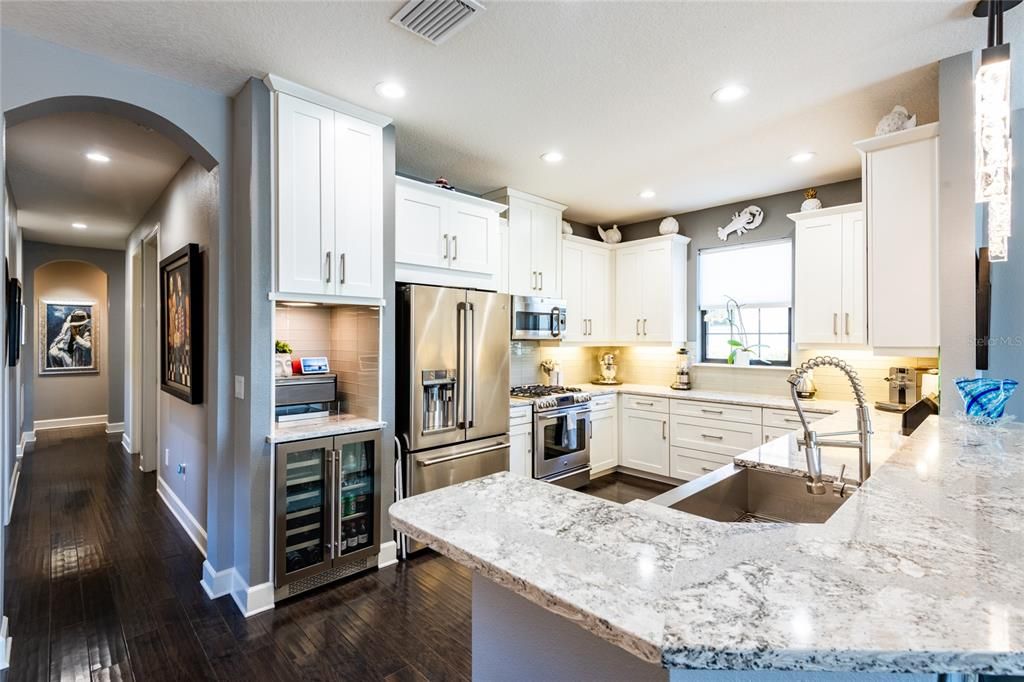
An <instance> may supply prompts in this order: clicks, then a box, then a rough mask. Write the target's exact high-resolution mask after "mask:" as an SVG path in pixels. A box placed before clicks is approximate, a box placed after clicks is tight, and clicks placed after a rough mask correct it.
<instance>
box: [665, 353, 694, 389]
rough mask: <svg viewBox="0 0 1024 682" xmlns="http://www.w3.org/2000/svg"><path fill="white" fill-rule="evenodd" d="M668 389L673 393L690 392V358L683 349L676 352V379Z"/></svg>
mask: <svg viewBox="0 0 1024 682" xmlns="http://www.w3.org/2000/svg"><path fill="white" fill-rule="evenodd" d="M669 388H671V389H673V390H675V391H689V390H690V356H689V355H688V354H687V353H686V349H685V348H680V349H679V350H678V351H676V378H675V381H673V382H672V385H671V386H669Z"/></svg>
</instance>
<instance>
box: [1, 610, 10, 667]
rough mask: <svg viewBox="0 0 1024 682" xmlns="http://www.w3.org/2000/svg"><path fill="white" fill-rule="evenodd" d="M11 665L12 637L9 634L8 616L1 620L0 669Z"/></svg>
mask: <svg viewBox="0 0 1024 682" xmlns="http://www.w3.org/2000/svg"><path fill="white" fill-rule="evenodd" d="M9 667H11V638H10V637H8V636H7V616H4V618H3V621H0V670H7V669H8V668H9Z"/></svg>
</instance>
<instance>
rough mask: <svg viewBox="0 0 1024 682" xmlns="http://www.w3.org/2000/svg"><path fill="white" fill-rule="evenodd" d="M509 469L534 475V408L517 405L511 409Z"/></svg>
mask: <svg viewBox="0 0 1024 682" xmlns="http://www.w3.org/2000/svg"><path fill="white" fill-rule="evenodd" d="M508 435H509V453H508V470H509V471H511V472H512V473H514V474H519V475H520V476H526V477H527V478H532V477H533V408H531V407H530V406H529V405H517V406H515V407H513V408H511V410H510V411H509V430H508Z"/></svg>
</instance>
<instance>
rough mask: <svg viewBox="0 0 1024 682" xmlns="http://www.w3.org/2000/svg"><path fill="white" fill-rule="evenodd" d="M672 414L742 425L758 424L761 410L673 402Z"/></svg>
mask: <svg viewBox="0 0 1024 682" xmlns="http://www.w3.org/2000/svg"><path fill="white" fill-rule="evenodd" d="M672 414H678V415H680V416H683V417H700V418H702V419H722V420H724V421H729V422H740V423H742V424H760V423H761V408H760V407H750V406H749V405H731V404H726V403H708V402H703V401H700V400H679V399H676V400H673V401H672Z"/></svg>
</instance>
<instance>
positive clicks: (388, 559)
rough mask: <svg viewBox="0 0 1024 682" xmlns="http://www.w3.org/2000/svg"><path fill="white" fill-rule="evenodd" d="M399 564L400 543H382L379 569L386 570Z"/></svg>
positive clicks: (378, 562) (378, 557)
mask: <svg viewBox="0 0 1024 682" xmlns="http://www.w3.org/2000/svg"><path fill="white" fill-rule="evenodd" d="M397 563H398V543H397V542H395V541H394V540H392V541H391V542H382V543H381V545H380V553H378V554H377V568H385V567H387V566H391V565H392V564H397Z"/></svg>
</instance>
